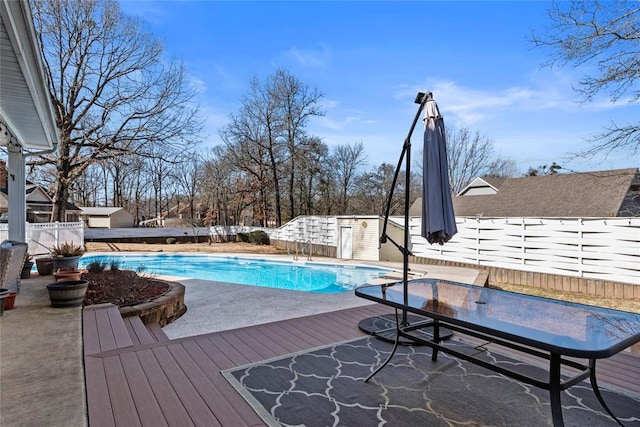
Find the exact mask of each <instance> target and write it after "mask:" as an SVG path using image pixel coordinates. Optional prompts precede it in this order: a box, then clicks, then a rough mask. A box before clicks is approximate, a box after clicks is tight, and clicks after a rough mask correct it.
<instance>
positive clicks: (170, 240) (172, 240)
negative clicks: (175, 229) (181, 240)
mask: <svg viewBox="0 0 640 427" xmlns="http://www.w3.org/2000/svg"><path fill="white" fill-rule="evenodd" d="M177 241H178V240H177V239H176V238H175V237H168V238H167V245H175V244H176V242H177Z"/></svg>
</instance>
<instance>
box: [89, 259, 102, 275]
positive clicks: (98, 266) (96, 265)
mask: <svg viewBox="0 0 640 427" xmlns="http://www.w3.org/2000/svg"><path fill="white" fill-rule="evenodd" d="M106 268H107V262H106V261H93V262H91V263H89V265H87V271H88V272H89V273H102V272H103V271H104V270H106Z"/></svg>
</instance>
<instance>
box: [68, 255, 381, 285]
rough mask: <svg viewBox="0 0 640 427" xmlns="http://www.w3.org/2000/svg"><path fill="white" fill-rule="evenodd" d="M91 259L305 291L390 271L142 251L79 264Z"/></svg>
mask: <svg viewBox="0 0 640 427" xmlns="http://www.w3.org/2000/svg"><path fill="white" fill-rule="evenodd" d="M93 261H101V262H106V263H107V268H108V267H109V266H108V264H110V263H111V262H112V261H116V262H118V265H119V267H120V268H122V269H128V270H137V269H138V268H139V267H143V271H144V272H145V273H150V274H162V275H169V276H180V277H187V278H192V279H203V280H213V281H218V282H228V283H237V284H241V285H252V286H263V287H269V288H277V289H289V290H297V291H305V292H318V293H337V292H346V291H350V290H353V289H355V288H356V287H357V286H359V285H363V284H365V283H367V282H369V281H371V280H373V279H375V278H377V277H380V276H382V275H384V274H386V273H389V271H390V270H387V269H383V268H376V267H366V266H351V265H334V264H325V263H318V262H300V261H296V262H289V261H273V260H264V259H254V258H239V257H222V256H212V255H181V254H144V255H85V256H84V257H82V258H80V267H81V268H86V266H87V265H89V264H90V263H91V262H93Z"/></svg>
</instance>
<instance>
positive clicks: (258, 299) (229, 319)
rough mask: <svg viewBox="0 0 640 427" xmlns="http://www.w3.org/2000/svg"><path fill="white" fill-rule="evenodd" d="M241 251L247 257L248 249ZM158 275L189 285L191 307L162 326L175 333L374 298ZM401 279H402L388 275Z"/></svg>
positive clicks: (449, 272)
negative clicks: (171, 321) (177, 317)
mask: <svg viewBox="0 0 640 427" xmlns="http://www.w3.org/2000/svg"><path fill="white" fill-rule="evenodd" d="M229 256H233V255H229ZM238 256H243V257H248V256H247V255H244V254H241V255H238ZM253 257H256V258H267V259H279V260H286V261H291V257H284V256H272V255H271V256H255V255H254V256H253ZM312 262H320V263H322V262H324V263H331V264H333V265H368V266H376V267H384V268H389V269H391V270H394V272H392V273H391V274H390V276H392V277H399V275H400V276H401V273H402V265H401V264H400V263H390V262H363V261H346V260H334V259H328V258H318V259H317V260H314V261H312ZM410 270H411V272H412V273H413V274H415V275H416V277H426V278H440V279H447V280H453V281H458V282H464V283H473V282H474V281H475V279H476V277H477V276H478V270H474V269H469V268H459V267H441V266H435V265H411V266H410ZM159 277H160V278H163V279H168V280H174V281H177V282H180V283H182V284H183V285H184V286H185V288H186V289H185V305H186V306H187V312H186V313H185V314H184V315H183V316H182V317H180V318H179V319H177V320H175V321H174V322H173V323H170V324H169V325H167V326H165V327H164V328H163V330H164V331H165V333H166V334H167V335H168V336H169V338H171V339H175V338H181V337H186V336H191V335H201V334H205V333H210V332H219V331H223V330H228V329H236V328H240V327H244V326H253V325H258V324H261V323H269V322H275V321H278V320H287V319H293V318H296V317H302V316H309V315H312V314H319V313H326V312H329V311H335V310H341V309H346V308H353V307H358V306H363V305H367V304H374V303H373V302H371V301H368V300H365V299H362V298H358V297H356V296H355V294H354V293H353V292H343V293H333V294H331V293H314V292H301V291H290V290H282V289H273V288H265V287H260V286H250V285H237V284H232V283H223V282H215V281H208V280H198V279H181V278H176V277H171V276H159ZM382 280H384V279H382ZM398 280H400V279H397V278H396V279H387V280H386V281H389V282H390V281H398Z"/></svg>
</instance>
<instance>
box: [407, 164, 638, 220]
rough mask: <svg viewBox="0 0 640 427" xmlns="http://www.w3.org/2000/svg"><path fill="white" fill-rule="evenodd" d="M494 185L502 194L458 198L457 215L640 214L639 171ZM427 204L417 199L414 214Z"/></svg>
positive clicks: (537, 178) (529, 178) (531, 178)
mask: <svg viewBox="0 0 640 427" xmlns="http://www.w3.org/2000/svg"><path fill="white" fill-rule="evenodd" d="M487 182H488V181H487ZM491 183H492V184H494V186H496V185H495V184H498V185H497V187H498V188H497V190H498V191H497V193H496V194H491V195H460V196H456V197H454V199H453V208H454V211H455V214H456V216H476V215H482V216H485V217H564V218H583V217H619V216H640V173H639V172H638V169H637V168H630V169H618V170H609V171H598V172H581V173H570V174H556V175H543V176H527V177H522V178H507V179H505V180H504V181H503V182H502V183H501V184H500V183H498V182H497V181H496V182H493V181H492V182H491ZM421 206H422V203H421V201H419V200H418V201H416V203H414V205H413V206H412V209H411V211H410V215H415V216H419V215H420V214H421Z"/></svg>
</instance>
